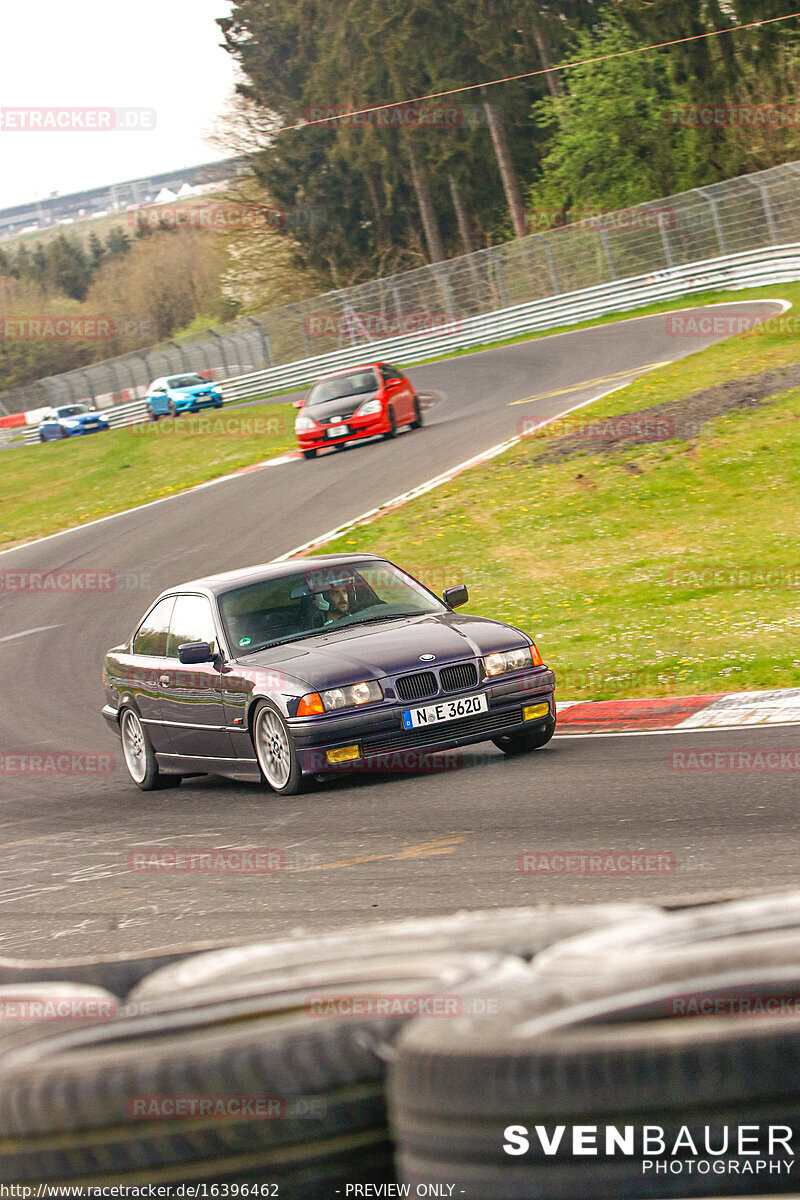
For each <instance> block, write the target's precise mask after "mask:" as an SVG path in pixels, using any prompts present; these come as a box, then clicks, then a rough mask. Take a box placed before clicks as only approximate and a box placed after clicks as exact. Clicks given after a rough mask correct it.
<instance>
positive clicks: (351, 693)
mask: <svg viewBox="0 0 800 1200" xmlns="http://www.w3.org/2000/svg"><path fill="white" fill-rule="evenodd" d="M382 699H383V689H382V688H381V685H380V684H379V683H376V682H375V680H374V679H372V680H370V681H369V682H368V683H354V684H352V685H351V686H350V687H345V688H331V689H330V691H327V692H322V703H323V704H324V706H325V711H326V712H336V711H337V710H338V709H340V708H358V706H359V705H361V704H370V703H371V702H372V701H373V700H382Z"/></svg>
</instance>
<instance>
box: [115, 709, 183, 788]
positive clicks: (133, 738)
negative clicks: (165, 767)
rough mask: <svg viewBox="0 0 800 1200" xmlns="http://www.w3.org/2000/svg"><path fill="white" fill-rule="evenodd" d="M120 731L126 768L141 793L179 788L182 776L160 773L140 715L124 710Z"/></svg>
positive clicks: (131, 710)
mask: <svg viewBox="0 0 800 1200" xmlns="http://www.w3.org/2000/svg"><path fill="white" fill-rule="evenodd" d="M119 731H120V735H121V737H122V754H123V757H124V759H125V766H126V767H127V768H128V774H129V775H130V777H131V779H132V780H133V782H134V783H135V784H136V786H137V787H138V788H140V789H141V791H143V792H156V791H159V790H160V789H161V788H169V787H178V785H179V784H180V781H181V776H180V775H162V774H161V772H160V771H159V769H158V762H157V761H156V756H155V751H154V750H153V747H152V746H151V745H150V739H149V738H148V736H147V734H146V733H145V730H144V726H143V725H142V722H141V718H140V717H139V714H138V713H137V712H135V711H134V710H133V709H132V708H126V709H123V712H122V716H121V717H120V722H119Z"/></svg>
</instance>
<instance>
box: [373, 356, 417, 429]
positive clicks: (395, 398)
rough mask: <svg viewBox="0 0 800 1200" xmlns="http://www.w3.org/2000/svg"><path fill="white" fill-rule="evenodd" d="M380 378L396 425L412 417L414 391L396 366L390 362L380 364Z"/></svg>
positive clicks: (402, 423)
mask: <svg viewBox="0 0 800 1200" xmlns="http://www.w3.org/2000/svg"><path fill="white" fill-rule="evenodd" d="M381 378H382V379H383V386H384V390H385V391H386V395H387V397H388V400H389V403H390V404H391V406H392V408H393V409H394V415H395V418H396V420H397V424H398V425H404V424H405V423H406V421H409V420H413V419H414V392H413V389H412V387H411V384H410V383H409V382H408V380H407V379H406V377H405V375H403V373H402V372H401V371H398V369H397V367H393V366H391V364H390V363H383V364H382V366H381Z"/></svg>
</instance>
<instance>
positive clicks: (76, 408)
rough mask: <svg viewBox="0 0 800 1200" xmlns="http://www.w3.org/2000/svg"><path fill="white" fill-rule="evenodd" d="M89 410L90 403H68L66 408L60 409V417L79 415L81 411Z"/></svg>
mask: <svg viewBox="0 0 800 1200" xmlns="http://www.w3.org/2000/svg"><path fill="white" fill-rule="evenodd" d="M88 411H89V406H88V404H68V405H67V407H66V408H60V409H59V410H58V415H59V417H79V416H80V415H81V413H87V412H88Z"/></svg>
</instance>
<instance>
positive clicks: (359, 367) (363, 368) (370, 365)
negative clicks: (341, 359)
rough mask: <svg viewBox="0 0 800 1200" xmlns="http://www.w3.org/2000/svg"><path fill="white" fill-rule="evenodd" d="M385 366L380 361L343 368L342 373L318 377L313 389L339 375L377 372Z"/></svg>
mask: <svg viewBox="0 0 800 1200" xmlns="http://www.w3.org/2000/svg"><path fill="white" fill-rule="evenodd" d="M386 365H387V364H386V363H385V362H384V361H383V359H381V361H380V362H371V363H358V364H356V365H355V366H353V367H345V368H344V370H342V371H329V372H328V374H327V375H320V377H319V379H317V380H316V382H315V383H314V387H316V386H317V384H318V383H322V382H323V380H325V379H338V377H339V376H340V375H352V374H353V373H354V372H355V371H370V370H372V371H377V370H378V368H379V367H385V366H386Z"/></svg>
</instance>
